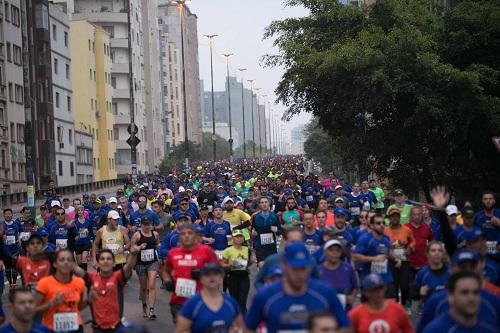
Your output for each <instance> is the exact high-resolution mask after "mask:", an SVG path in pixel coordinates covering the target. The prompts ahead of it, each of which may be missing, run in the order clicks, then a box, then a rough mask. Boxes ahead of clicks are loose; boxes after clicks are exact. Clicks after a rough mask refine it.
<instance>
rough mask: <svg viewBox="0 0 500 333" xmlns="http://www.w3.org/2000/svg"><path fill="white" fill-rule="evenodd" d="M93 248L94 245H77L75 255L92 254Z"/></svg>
mask: <svg viewBox="0 0 500 333" xmlns="http://www.w3.org/2000/svg"><path fill="white" fill-rule="evenodd" d="M91 248H92V244H83V245H78V244H75V253H76V254H82V253H83V252H84V251H87V252H90V249H91Z"/></svg>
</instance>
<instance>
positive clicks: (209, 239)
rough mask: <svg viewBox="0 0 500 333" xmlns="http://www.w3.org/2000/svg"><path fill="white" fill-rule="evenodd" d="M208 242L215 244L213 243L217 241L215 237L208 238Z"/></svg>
mask: <svg viewBox="0 0 500 333" xmlns="http://www.w3.org/2000/svg"><path fill="white" fill-rule="evenodd" d="M207 243H208V244H213V243H215V239H213V238H207Z"/></svg>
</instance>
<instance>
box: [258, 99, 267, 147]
mask: <svg viewBox="0 0 500 333" xmlns="http://www.w3.org/2000/svg"><path fill="white" fill-rule="evenodd" d="M262 98H263V99H264V119H263V122H264V155H265V154H266V151H267V135H266V128H267V126H266V103H267V95H262ZM259 121H260V118H259Z"/></svg>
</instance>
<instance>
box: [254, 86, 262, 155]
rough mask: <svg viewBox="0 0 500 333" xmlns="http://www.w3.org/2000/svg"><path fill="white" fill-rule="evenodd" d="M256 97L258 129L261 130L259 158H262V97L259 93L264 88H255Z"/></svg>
mask: <svg viewBox="0 0 500 333" xmlns="http://www.w3.org/2000/svg"><path fill="white" fill-rule="evenodd" d="M254 90H255V96H256V97H257V120H258V124H257V125H258V129H259V156H260V157H262V132H261V126H260V104H259V102H260V98H259V97H260V95H259V92H260V91H261V90H262V88H255V89H254Z"/></svg>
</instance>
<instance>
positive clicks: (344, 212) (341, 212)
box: [333, 208, 348, 216]
mask: <svg viewBox="0 0 500 333" xmlns="http://www.w3.org/2000/svg"><path fill="white" fill-rule="evenodd" d="M333 214H334V215H335V216H347V215H348V214H347V210H346V209H344V208H335V209H334V210H333Z"/></svg>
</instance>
